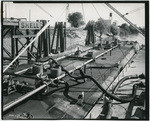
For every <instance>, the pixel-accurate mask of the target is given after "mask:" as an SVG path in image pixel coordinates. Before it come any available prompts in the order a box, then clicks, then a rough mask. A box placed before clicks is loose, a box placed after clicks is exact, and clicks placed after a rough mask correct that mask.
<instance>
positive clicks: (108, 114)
mask: <svg viewBox="0 0 150 121" xmlns="http://www.w3.org/2000/svg"><path fill="white" fill-rule="evenodd" d="M138 78H141V79H144V78H145V76H144V74H140V75H129V76H125V77H124V78H122V79H121V80H120V81H119V82H118V83H117V84H116V86H115V87H114V89H113V90H112V94H115V93H116V92H117V90H118V89H119V87H120V85H121V84H122V83H123V82H125V81H127V80H129V79H138ZM136 86H143V84H142V83H139V84H134V85H133V90H132V97H133V99H134V98H135V97H136V91H137V88H136ZM112 101H113V99H112V98H111V99H110V100H109V102H108V104H107V106H105V107H106V109H104V111H103V112H104V113H105V117H104V119H111V117H112V108H111V107H112ZM106 110H107V111H106Z"/></svg>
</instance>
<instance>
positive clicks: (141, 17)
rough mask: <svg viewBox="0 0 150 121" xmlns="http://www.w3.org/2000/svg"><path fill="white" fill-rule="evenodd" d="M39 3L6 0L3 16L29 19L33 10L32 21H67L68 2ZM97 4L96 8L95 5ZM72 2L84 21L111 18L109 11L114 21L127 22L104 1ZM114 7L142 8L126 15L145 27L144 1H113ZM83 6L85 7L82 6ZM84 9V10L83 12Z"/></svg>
mask: <svg viewBox="0 0 150 121" xmlns="http://www.w3.org/2000/svg"><path fill="white" fill-rule="evenodd" d="M38 5H39V6H41V7H42V8H43V9H44V10H46V11H47V12H48V13H49V14H50V15H52V16H53V17H51V16H50V15H48V14H47V13H46V12H44V11H43V10H41V9H40V8H39V7H38ZM38 5H36V4H34V3H28V4H25V3H12V2H4V4H3V8H4V12H3V14H4V15H3V16H4V17H5V16H7V18H9V17H15V18H27V20H29V11H31V21H35V20H50V21H51V24H52V26H54V24H55V22H56V21H57V22H59V21H66V6H67V3H57V4H56V3H42V4H41V3H38ZM93 5H94V6H95V8H96V10H97V11H98V13H99V15H98V13H97V12H96V10H95V8H94V7H93ZM93 5H92V4H91V3H83V4H81V3H70V4H69V10H68V12H69V13H73V12H81V13H82V14H83V13H84V14H83V15H84V16H85V19H84V21H85V22H86V23H87V22H88V21H89V20H94V21H96V20H97V19H98V18H100V17H101V18H103V19H109V13H110V12H112V15H113V17H112V21H117V24H118V25H120V24H122V23H125V21H124V20H123V19H122V18H120V17H119V16H118V15H117V14H116V13H114V12H113V11H112V10H111V9H110V8H108V7H107V6H106V5H105V4H104V3H93ZM111 5H112V6H113V7H115V8H116V9H117V10H118V11H119V12H120V13H122V14H125V13H127V12H130V11H132V10H135V9H137V8H141V9H139V10H138V11H136V12H132V13H130V14H128V15H127V16H125V17H126V18H127V19H129V20H130V21H131V22H132V23H134V24H136V25H137V26H141V27H144V26H145V9H144V8H145V5H144V4H143V3H111ZM82 6H83V7H82ZM5 10H7V15H6V14H5ZM83 11H84V12H83Z"/></svg>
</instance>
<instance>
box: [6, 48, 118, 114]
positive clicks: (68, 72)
mask: <svg viewBox="0 0 150 121" xmlns="http://www.w3.org/2000/svg"><path fill="white" fill-rule="evenodd" d="M116 47H117V46H115V47H113V48H111V49H109V50H107V51H105V52H103V53H101V54H99V55H97V56H96V57H95V58H93V59H90V60H88V61H86V62H84V63H83V64H81V65H80V66H77V67H76V68H74V69H72V70H70V71H67V70H66V72H67V74H68V75H70V73H72V72H74V71H75V70H77V69H80V68H81V67H83V66H84V65H86V64H88V63H90V62H92V61H93V60H95V59H97V58H98V57H100V56H102V55H104V54H105V53H107V52H109V51H111V50H112V49H114V48H116ZM18 57H19V56H18ZM50 59H51V60H53V61H54V63H56V64H57V65H58V63H57V62H56V61H55V60H54V59H52V58H49V60H50ZM61 67H62V66H61ZM63 69H64V68H63ZM6 70H7V69H6ZM4 72H5V71H4ZM65 76H66V74H62V75H60V76H59V77H56V78H54V79H51V80H50V81H49V82H47V84H43V85H42V86H40V87H38V88H36V89H35V90H33V91H31V92H29V93H27V94H25V95H23V96H21V97H20V98H18V99H16V100H15V101H12V102H10V103H8V104H6V105H4V106H3V112H5V111H7V110H8V109H10V108H12V107H14V106H15V105H17V104H18V103H20V102H22V101H24V100H25V99H27V98H29V97H30V96H32V95H34V94H35V93H37V92H39V91H41V90H42V89H44V88H46V87H47V85H49V84H51V82H53V81H54V80H59V79H61V78H63V77H65ZM86 78H88V77H86ZM81 79H83V77H82V76H81Z"/></svg>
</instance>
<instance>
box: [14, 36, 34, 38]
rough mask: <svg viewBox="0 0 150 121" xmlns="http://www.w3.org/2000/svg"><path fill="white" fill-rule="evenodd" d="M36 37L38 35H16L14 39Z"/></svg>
mask: <svg viewBox="0 0 150 121" xmlns="http://www.w3.org/2000/svg"><path fill="white" fill-rule="evenodd" d="M26 37H36V35H14V36H13V38H26Z"/></svg>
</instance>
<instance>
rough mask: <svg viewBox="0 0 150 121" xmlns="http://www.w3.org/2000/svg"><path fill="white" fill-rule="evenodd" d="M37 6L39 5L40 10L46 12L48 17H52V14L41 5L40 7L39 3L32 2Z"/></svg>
mask: <svg viewBox="0 0 150 121" xmlns="http://www.w3.org/2000/svg"><path fill="white" fill-rule="evenodd" d="M34 4H35V5H36V6H37V7H39V8H40V9H41V10H43V11H44V12H45V13H46V14H48V15H49V16H50V17H52V18H53V16H52V15H51V14H50V13H49V12H47V11H46V10H45V9H44V8H43V7H41V6H40V5H38V4H37V3H34Z"/></svg>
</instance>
